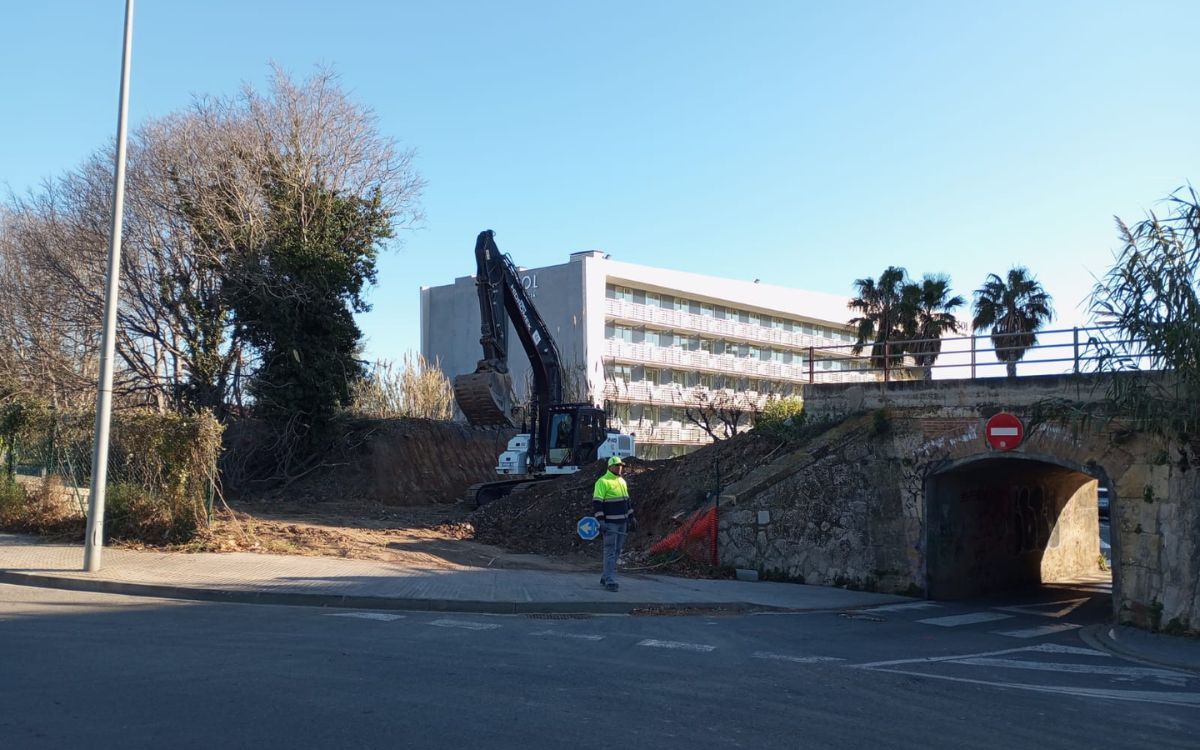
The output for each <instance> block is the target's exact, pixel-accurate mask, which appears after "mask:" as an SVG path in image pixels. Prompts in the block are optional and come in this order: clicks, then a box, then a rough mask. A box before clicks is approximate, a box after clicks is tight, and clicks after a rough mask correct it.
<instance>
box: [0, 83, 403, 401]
mask: <svg viewBox="0 0 1200 750" xmlns="http://www.w3.org/2000/svg"><path fill="white" fill-rule="evenodd" d="M111 151H112V149H111V147H109V148H107V149H102V150H101V151H99V152H97V153H96V154H95V155H94V156H92V157H91V158H90V159H88V160H87V161H85V162H84V164H83V165H81V166H80V167H79V168H77V169H75V170H73V171H72V172H70V173H68V174H66V175H64V176H63V177H61V178H59V179H57V180H54V181H51V182H49V183H47V184H46V185H44V186H43V187H42V188H41V189H39V190H38V191H35V192H32V193H30V194H29V195H27V196H23V197H19V198H18V197H12V198H11V199H10V200H9V201H8V203H9V205H8V211H7V215H6V216H5V217H4V226H5V229H4V232H3V235H0V251H2V259H0V263H3V264H4V269H5V271H6V279H13V278H16V281H15V282H14V283H12V284H11V285H9V284H6V287H7V288H6V289H5V290H4V291H3V292H2V293H0V297H2V298H0V308H2V309H0V315H2V316H4V320H3V322H4V323H5V324H10V323H11V324H12V325H13V326H15V327H11V328H9V327H8V326H7V325H6V328H7V329H8V330H6V334H5V336H6V337H7V338H9V339H11V341H10V342H6V350H5V352H4V353H0V357H3V358H4V359H3V361H2V362H0V367H5V368H12V369H16V370H20V372H19V373H17V374H18V375H19V376H20V377H21V379H22V380H23V381H24V382H27V383H36V382H38V378H39V377H46V375H45V374H41V375H39V373H38V372H37V368H39V367H40V368H42V369H43V370H45V369H46V368H50V369H52V370H54V372H55V377H58V378H60V379H62V380H63V381H64V382H65V381H66V380H67V379H68V378H67V375H69V374H72V373H78V374H82V373H84V372H86V371H87V368H88V367H91V365H86V364H84V363H85V362H90V361H91V358H92V356H93V355H94V351H95V334H96V327H97V325H98V322H99V321H98V318H99V315H98V312H97V311H98V310H100V309H102V299H101V297H100V295H101V290H102V289H103V288H104V285H103V284H102V283H101V277H102V274H103V268H104V255H105V249H106V245H107V227H108V222H109V215H110V208H109V207H110V205H111V164H112V154H111ZM314 187H315V188H316V190H315V191H314V190H313V188H314ZM422 187H423V183H422V180H421V178H420V177H419V176H418V175H417V173H416V171H415V169H414V167H413V152H412V151H409V150H403V149H401V148H399V146H398V145H397V144H396V143H395V141H394V140H393V139H391V138H389V137H387V136H384V135H383V134H381V133H380V132H379V130H378V126H377V122H376V119H375V116H374V115H373V114H372V113H371V112H370V110H368V109H365V108H363V107H362V106H360V105H358V104H356V103H354V102H352V101H351V100H350V99H349V98H348V97H347V96H346V94H345V92H344V91H342V90H341V88H340V87H339V86H338V83H337V80H336V77H335V76H334V75H333V74H332V73H330V72H328V71H319V72H318V73H316V74H315V75H313V76H311V77H310V78H308V79H306V80H304V81H302V82H297V81H294V80H293V79H291V78H290V77H289V76H288V75H286V74H285V73H283V72H282V71H281V70H279V69H275V71H274V75H273V77H272V79H271V82H270V85H269V87H268V89H267V91H266V92H259V91H256V90H255V89H253V88H251V87H246V88H245V89H244V90H243V91H242V92H241V93H240V94H239V95H237V96H234V97H230V98H224V99H220V98H201V99H198V100H196V101H195V102H194V103H193V105H192V106H191V107H190V108H188V109H186V110H184V111H181V112H177V113H174V114H171V115H168V116H166V117H163V118H161V119H157V120H153V121H150V122H148V123H146V124H145V125H143V126H142V127H140V128H139V129H138V130H137V132H136V133H135V134H134V136H133V137H132V138H131V141H130V148H129V163H128V185H127V194H126V208H125V234H124V240H123V254H122V269H121V271H122V277H121V281H122V287H121V307H120V310H119V332H118V340H117V351H118V354H119V357H120V360H121V365H122V367H121V369H120V372H119V378H118V384H117V387H118V389H119V392H120V393H121V395H123V396H124V397H125V398H127V399H137V400H142V401H144V402H149V403H155V404H157V405H158V406H159V407H160V408H163V409H165V408H175V409H185V408H190V407H196V406H205V407H210V408H213V409H214V410H216V411H217V412H218V413H221V412H222V411H223V410H224V409H225V408H226V406H227V405H228V404H230V403H239V402H240V401H241V399H242V388H243V383H244V382H245V379H246V375H247V372H248V371H252V370H253V369H254V368H255V364H256V357H257V352H256V351H254V350H253V349H252V348H251V347H249V346H248V345H247V343H246V340H245V331H244V326H245V321H238V320H236V319H235V318H234V316H233V314H232V311H231V304H230V299H229V286H230V284H231V283H234V282H236V283H237V284H239V285H240V286H241V287H242V288H247V287H253V288H255V289H256V290H257V291H258V292H259V293H262V294H267V295H273V296H274V297H276V298H278V299H279V300H280V301H281V302H283V301H287V300H290V301H292V302H295V301H296V300H295V299H294V297H295V296H296V295H298V294H302V293H303V291H302V290H303V287H302V286H298V285H297V286H293V285H289V284H286V283H281V282H280V281H279V279H278V278H276V277H272V276H270V275H268V274H260V273H259V271H261V269H260V268H259V267H258V266H256V264H255V262H253V261H254V259H256V258H258V257H260V255H258V254H257V251H258V249H259V248H260V247H262V246H263V244H264V243H265V242H267V241H268V239H269V235H270V232H271V230H272V227H271V224H270V220H269V219H270V216H269V205H268V204H269V201H268V200H267V196H268V192H269V191H272V192H271V193H270V194H271V195H272V196H273V197H274V198H275V199H276V200H277V201H278V200H279V196H280V194H281V193H282V195H283V196H284V198H285V199H290V200H292V201H293V202H294V204H295V205H296V206H297V207H298V208H297V211H298V214H299V217H300V225H301V227H302V229H303V228H304V227H307V226H308V225H307V224H306V223H305V221H307V220H310V219H312V217H314V216H317V215H318V214H319V210H318V209H320V208H321V207H320V206H313V205H309V204H306V203H305V202H304V201H305V200H306V198H307V197H309V196H312V195H314V194H320V195H328V196H362V197H371V198H375V197H377V198H378V200H379V201H380V203H381V205H383V206H384V207H385V208H386V211H387V216H388V218H389V221H390V222H391V225H392V226H393V227H394V228H400V227H406V226H410V225H412V224H413V223H415V222H417V221H418V220H419V219H420V212H419V209H418V207H417V201H418V200H419V197H420V193H421V189H422ZM9 270H12V271H13V273H14V274H15V276H14V275H13V274H10V273H8V271H9ZM371 278H372V279H373V275H372V276H371ZM268 283H269V284H270V286H269V287H267V286H266V285H267V284H268ZM18 345H19V347H21V348H20V349H17V348H16V347H17V346H18ZM18 351H19V352H20V354H21V355H20V356H18V354H17V352H18ZM31 351H34V352H37V354H38V356H37V357H35V358H33V359H30V358H29V357H28V352H31ZM55 353H58V354H57V356H59V357H60V358H62V357H65V361H58V360H56V359H55V357H54V356H52V355H54V354H55ZM14 361H17V362H26V363H27V364H26V365H23V366H17V365H14V364H12V362H14ZM52 365H53V366H52Z"/></svg>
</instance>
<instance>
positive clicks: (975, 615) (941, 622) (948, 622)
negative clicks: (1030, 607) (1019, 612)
mask: <svg viewBox="0 0 1200 750" xmlns="http://www.w3.org/2000/svg"><path fill="white" fill-rule="evenodd" d="M1010 617H1012V615H1002V614H999V613H997V612H971V613H969V614H965V615H950V616H948V617H930V618H928V619H926V620H917V622H919V623H922V624H925V625H937V626H938V627H940V628H956V627H958V626H959V625H975V624H977V623H980V622H995V621H996V620H1007V619H1008V618H1010Z"/></svg>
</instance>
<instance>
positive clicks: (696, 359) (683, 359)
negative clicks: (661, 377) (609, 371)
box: [604, 339, 877, 383]
mask: <svg viewBox="0 0 1200 750" xmlns="http://www.w3.org/2000/svg"><path fill="white" fill-rule="evenodd" d="M604 357H605V358H606V359H607V360H613V361H618V362H630V363H634V364H642V365H656V366H663V367H672V368H683V369H687V370H696V371H700V372H711V373H719V374H723V375H736V376H739V377H743V376H744V377H749V378H769V379H771V380H783V381H789V382H793V383H808V382H811V381H810V376H811V379H812V381H815V382H820V383H833V382H846V383H851V382H857V383H861V382H866V381H870V380H876V379H877V378H876V377H875V375H874V374H873V373H870V372H862V371H853V370H826V369H824V367H823V365H824V364H825V363H824V362H821V363H820V364H819V365H818V366H817V367H815V368H814V370H813V371H812V372H811V373H810V372H809V365H808V362H803V363H794V364H790V365H788V364H783V363H780V362H766V361H763V360H759V359H750V358H749V357H735V356H733V355H732V354H713V353H711V352H706V351H702V350H696V351H686V350H684V349H675V348H666V347H661V346H654V345H653V344H631V343H629V342H626V341H620V340H618V339H606V340H605V341H604Z"/></svg>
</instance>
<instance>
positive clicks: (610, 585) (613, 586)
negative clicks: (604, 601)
mask: <svg viewBox="0 0 1200 750" xmlns="http://www.w3.org/2000/svg"><path fill="white" fill-rule="evenodd" d="M604 588H605V590H607V591H620V590H621V587H620V586H618V585H617V584H615V583H606V584H604Z"/></svg>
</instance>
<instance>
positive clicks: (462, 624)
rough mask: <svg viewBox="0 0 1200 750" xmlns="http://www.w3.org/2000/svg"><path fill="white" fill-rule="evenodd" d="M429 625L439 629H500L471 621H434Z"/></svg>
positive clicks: (490, 624) (485, 623) (489, 624)
mask: <svg viewBox="0 0 1200 750" xmlns="http://www.w3.org/2000/svg"><path fill="white" fill-rule="evenodd" d="M429 624H430V625H433V626H434V627H438V628H462V629H463V630H495V629H496V628H498V627H500V626H499V625H496V624H494V623H490V622H472V621H470V620H434V621H433V622H431V623H429Z"/></svg>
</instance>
